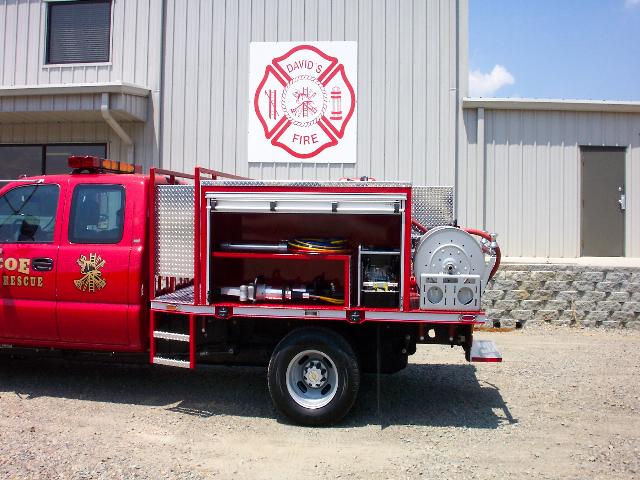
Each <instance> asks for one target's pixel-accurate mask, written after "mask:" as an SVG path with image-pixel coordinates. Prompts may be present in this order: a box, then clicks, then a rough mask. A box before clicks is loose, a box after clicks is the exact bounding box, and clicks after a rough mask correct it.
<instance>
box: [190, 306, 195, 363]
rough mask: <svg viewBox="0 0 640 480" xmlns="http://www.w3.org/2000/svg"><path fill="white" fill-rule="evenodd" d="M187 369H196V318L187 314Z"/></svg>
mask: <svg viewBox="0 0 640 480" xmlns="http://www.w3.org/2000/svg"><path fill="white" fill-rule="evenodd" d="M189 368H191V369H194V368H196V316H195V315H194V314H193V313H190V314H189Z"/></svg>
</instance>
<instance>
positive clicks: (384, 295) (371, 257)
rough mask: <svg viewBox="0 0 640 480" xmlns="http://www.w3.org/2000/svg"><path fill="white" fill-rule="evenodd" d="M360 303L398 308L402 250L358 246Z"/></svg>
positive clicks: (369, 305) (367, 305)
mask: <svg viewBox="0 0 640 480" xmlns="http://www.w3.org/2000/svg"><path fill="white" fill-rule="evenodd" d="M358 288H359V290H358V304H359V305H360V306H363V307H387V308H397V307H398V306H399V305H400V251H399V250H388V249H375V248H370V247H363V246H360V247H359V248H358Z"/></svg>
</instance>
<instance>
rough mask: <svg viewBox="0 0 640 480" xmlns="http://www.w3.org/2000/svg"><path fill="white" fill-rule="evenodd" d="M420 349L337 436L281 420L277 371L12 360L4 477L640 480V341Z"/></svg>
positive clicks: (2, 419)
mask: <svg viewBox="0 0 640 480" xmlns="http://www.w3.org/2000/svg"><path fill="white" fill-rule="evenodd" d="M477 335H478V336H479V337H482V338H490V339H492V340H494V341H496V343H497V344H498V346H499V347H500V349H501V351H502V353H503V356H504V359H505V361H504V362H503V363H502V364H467V363H465V362H464V359H463V355H462V350H458V349H456V350H451V349H449V348H445V347H427V346H422V347H419V349H418V353H417V354H416V355H414V356H413V357H412V358H411V360H412V364H411V365H410V366H409V367H408V368H407V369H406V370H404V371H403V372H401V373H399V374H396V375H393V376H386V377H383V381H382V399H381V407H382V408H381V415H378V410H377V401H376V381H375V376H368V377H365V379H364V381H363V385H362V388H361V391H360V397H359V400H358V401H357V403H356V405H355V407H354V410H353V412H352V413H351V414H350V415H349V416H348V417H347V419H346V420H345V421H344V422H343V423H342V424H341V425H339V426H337V427H331V428H317V429H312V428H301V427H297V426H293V425H290V424H288V423H287V422H286V421H285V420H283V419H282V418H279V417H278V415H277V414H276V412H275V411H274V409H273V407H272V405H271V402H270V399H269V394H268V390H267V386H266V380H265V370H264V369H262V368H238V367H234V368H218V367H216V368H212V369H207V370H202V371H195V372H186V371H183V370H173V369H169V368H162V367H154V368H151V367H148V366H121V365H111V364H95V363H73V362H67V361H62V360H35V359H29V360H24V359H22V360H20V359H10V358H0V477H1V478H9V479H13V478H16V479H17V478H20V479H22V478H47V479H48V478H98V479H102V478H136V479H137V478H139V479H147V478H148V479H159V478H187V479H200V478H212V477H216V478H228V477H245V478H247V477H250V478H258V479H260V478H302V477H303V476H306V475H311V476H313V477H319V478H347V477H348V478H367V479H368V478H432V477H436V476H437V477H439V478H456V479H466V478H491V479H501V478H505V479H507V478H508V479H513V478H523V477H525V476H526V477H528V478H581V479H584V478H589V479H595V478H616V479H626V478H629V479H631V478H640V387H639V385H640V369H639V367H640V354H639V350H640V334H638V332H621V331H607V330H578V329H574V328H561V327H555V328H542V327H536V328H528V329H526V330H524V331H516V332H509V333H488V332H483V333H479V334H477Z"/></svg>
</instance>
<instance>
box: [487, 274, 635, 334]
mask: <svg viewBox="0 0 640 480" xmlns="http://www.w3.org/2000/svg"><path fill="white" fill-rule="evenodd" d="M482 306H483V308H484V309H485V310H486V312H487V314H488V316H489V318H490V319H491V320H493V321H494V322H500V325H501V326H504V327H508V326H523V325H526V324H527V323H529V324H531V323H544V322H547V323H551V324H555V325H582V326H589V327H596V326H601V325H602V326H615V327H625V328H634V329H640V268H620V267H594V266H584V265H571V264H550V265H549V264H542V265H540V264H537V265H534V264H503V265H501V266H500V269H499V270H498V273H497V274H496V276H495V278H494V279H493V280H492V281H491V282H489V285H488V286H487V289H486V291H485V292H484V296H483V301H482Z"/></svg>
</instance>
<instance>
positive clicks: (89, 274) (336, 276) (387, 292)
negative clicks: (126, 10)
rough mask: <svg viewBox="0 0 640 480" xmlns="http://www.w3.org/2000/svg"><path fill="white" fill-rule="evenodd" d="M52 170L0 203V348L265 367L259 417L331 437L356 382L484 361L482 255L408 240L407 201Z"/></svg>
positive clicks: (370, 191) (412, 229)
mask: <svg viewBox="0 0 640 480" xmlns="http://www.w3.org/2000/svg"><path fill="white" fill-rule="evenodd" d="M69 161H70V166H72V167H74V168H75V170H74V172H73V173H72V174H69V175H52V176H42V177H32V178H25V179H21V180H19V181H15V182H12V183H10V184H9V185H6V186H5V187H4V188H2V190H0V273H1V275H2V280H1V282H0V343H2V344H3V347H4V348H5V349H9V348H12V349H15V347H28V348H42V347H46V348H52V349H56V350H60V351H68V350H81V351H86V352H94V351H109V352H133V353H140V354H144V355H149V358H150V362H151V363H153V364H161V365H168V366H174V367H186V368H194V367H195V366H196V364H198V363H228V364H267V363H268V364H269V372H268V380H269V389H270V392H271V395H272V398H273V400H274V403H275V405H276V406H277V407H278V408H279V409H280V410H281V411H282V412H283V413H284V414H286V415H287V416H289V417H290V418H291V419H293V420H294V421H297V422H299V423H303V424H322V423H327V422H332V421H336V420H339V419H340V418H341V417H342V416H344V415H345V414H346V413H347V412H348V410H349V409H350V408H351V406H352V404H353V402H354V400H355V396H356V394H357V390H358V385H359V380H360V374H361V372H376V371H378V372H383V373H392V372H394V371H398V370H400V369H402V368H404V367H405V366H406V364H407V357H408V356H409V355H411V354H412V353H414V352H415V350H416V344H421V343H430V344H449V345H451V346H454V345H458V346H461V347H462V348H463V349H464V351H465V355H466V358H467V360H470V361H500V360H501V357H500V355H499V353H498V352H497V351H496V350H495V348H494V347H493V345H492V344H491V343H490V342H478V341H475V342H474V340H473V327H474V326H475V325H479V324H484V323H485V322H486V318H485V314H484V312H483V311H482V310H481V308H480V300H481V294H482V291H483V289H484V288H485V286H486V282H487V281H488V279H489V278H490V276H491V275H492V274H493V273H494V272H495V269H496V268H497V265H498V263H499V248H498V247H497V244H496V243H495V238H494V237H493V236H490V235H488V234H486V233H484V232H479V231H469V232H470V233H471V234H474V235H478V236H479V238H480V241H478V240H476V239H475V238H474V237H472V236H471V234H470V233H468V232H467V231H465V230H463V229H460V228H458V227H455V226H430V227H429V228H427V227H426V226H423V225H422V224H421V223H420V222H418V221H417V220H416V218H413V217H412V214H411V212H412V210H413V212H416V205H413V208H412V202H419V201H422V200H421V199H420V198H419V196H417V192H419V193H420V194H424V193H425V190H418V189H419V188H421V187H412V186H411V185H409V184H404V183H390V182H389V183H387V182H375V181H374V182H372V181H354V182H347V181H342V182H268V181H264V182H261V181H251V180H248V179H241V178H240V177H234V176H229V175H224V174H220V173H218V172H214V171H210V170H205V169H200V168H197V169H196V172H195V175H186V174H178V173H175V172H167V171H162V170H154V169H152V170H151V173H150V175H142V174H136V173H115V172H116V171H118V172H121V171H127V172H131V167H130V166H127V165H125V164H121V163H118V162H113V161H105V160H100V159H96V158H94V157H72V158H70V160H69ZM440 200H441V199H440ZM427 203H428V202H427ZM436 203H437V202H436ZM425 206H426V210H427V213H428V210H429V205H426V204H424V205H421V207H423V210H424V209H425V208H424V207H425Z"/></svg>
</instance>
